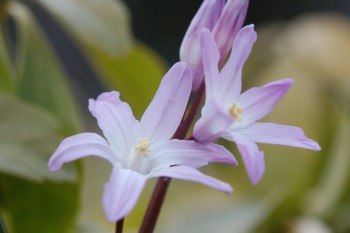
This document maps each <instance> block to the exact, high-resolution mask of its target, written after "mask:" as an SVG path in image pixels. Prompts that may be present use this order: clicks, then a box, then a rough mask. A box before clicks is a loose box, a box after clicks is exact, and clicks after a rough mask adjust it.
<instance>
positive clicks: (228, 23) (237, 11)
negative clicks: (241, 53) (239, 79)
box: [213, 0, 249, 63]
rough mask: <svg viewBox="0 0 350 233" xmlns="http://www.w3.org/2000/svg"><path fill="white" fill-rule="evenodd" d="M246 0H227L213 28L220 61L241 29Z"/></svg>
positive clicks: (246, 7)
mask: <svg viewBox="0 0 350 233" xmlns="http://www.w3.org/2000/svg"><path fill="white" fill-rule="evenodd" d="M248 3H249V1H248V0H228V1H227V2H226V5H225V7H224V9H223V11H222V13H221V15H220V18H219V19H218V21H217V23H216V24H215V27H214V29H213V35H214V38H215V40H216V42H217V45H218V48H219V50H220V54H221V59H220V63H221V62H222V61H224V59H225V57H226V56H227V54H228V52H229V51H230V49H231V46H232V43H233V41H234V39H235V37H236V34H237V32H238V31H239V30H240V29H241V27H242V25H243V23H244V20H245V16H246V13H247V9H248Z"/></svg>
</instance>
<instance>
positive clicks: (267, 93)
mask: <svg viewBox="0 0 350 233" xmlns="http://www.w3.org/2000/svg"><path fill="white" fill-rule="evenodd" d="M292 83H293V80H292V79H282V80H278V81H275V82H271V83H268V84H266V85H264V86H262V87H255V88H251V89H249V90H248V91H246V92H244V93H243V94H242V95H241V96H240V97H239V99H238V100H237V102H238V104H239V105H240V106H242V107H243V109H244V110H243V112H242V114H241V116H240V118H241V122H239V125H240V127H243V126H247V125H249V124H251V123H253V122H255V121H257V120H259V119H261V118H262V117H264V116H265V115H266V114H268V113H269V112H271V111H272V109H273V108H274V107H275V105H276V104H277V103H278V102H279V101H280V100H281V99H282V98H283V96H284V95H285V94H286V93H287V91H288V90H289V88H290V87H291V86H292Z"/></svg>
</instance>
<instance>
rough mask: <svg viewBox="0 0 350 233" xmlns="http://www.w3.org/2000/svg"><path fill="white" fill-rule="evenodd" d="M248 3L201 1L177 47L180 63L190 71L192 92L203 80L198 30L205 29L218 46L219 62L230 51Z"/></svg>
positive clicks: (238, 0) (215, 0) (241, 1)
mask: <svg viewBox="0 0 350 233" xmlns="http://www.w3.org/2000/svg"><path fill="white" fill-rule="evenodd" d="M248 2H249V1H248V0H228V1H227V2H226V4H225V0H204V1H203V3H202V5H201V7H200V8H199V10H198V12H197V14H196V15H195V16H194V18H193V20H192V22H191V24H190V26H189V28H188V30H187V32H186V34H185V36H184V39H183V41H182V44H181V47H180V60H181V61H184V62H186V63H187V64H188V65H189V66H190V67H191V69H192V73H193V86H192V89H193V90H196V89H197V88H198V87H199V85H200V84H201V82H202V80H203V65H202V60H201V49H200V45H199V35H200V31H201V29H202V28H207V29H209V30H210V31H211V32H212V33H213V35H214V38H215V41H216V43H217V45H218V48H219V51H220V54H221V57H220V64H221V63H222V62H223V60H224V59H225V57H226V56H227V54H228V52H229V51H230V48H231V45H232V42H233V40H234V39H235V37H236V34H237V32H238V31H239V29H241V27H242V25H243V23H244V19H245V16H246V12H247V8H248Z"/></svg>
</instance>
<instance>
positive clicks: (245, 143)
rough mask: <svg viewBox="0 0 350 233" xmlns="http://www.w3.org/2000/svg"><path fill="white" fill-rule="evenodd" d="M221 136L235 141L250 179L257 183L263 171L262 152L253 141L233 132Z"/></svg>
mask: <svg viewBox="0 0 350 233" xmlns="http://www.w3.org/2000/svg"><path fill="white" fill-rule="evenodd" d="M223 137H224V138H226V139H227V140H230V141H234V142H235V143H236V145H237V148H238V150H239V152H240V153H241V155H242V159H243V162H244V165H245V167H246V170H247V173H248V176H249V179H250V181H251V182H252V183H253V184H257V183H258V182H259V181H260V180H261V178H262V176H263V174H264V172H265V161H264V152H263V151H259V148H258V146H257V145H256V143H255V142H253V141H251V140H250V139H248V138H246V137H243V136H241V135H239V134H237V133H235V132H228V133H227V134H225V135H224V136H223Z"/></svg>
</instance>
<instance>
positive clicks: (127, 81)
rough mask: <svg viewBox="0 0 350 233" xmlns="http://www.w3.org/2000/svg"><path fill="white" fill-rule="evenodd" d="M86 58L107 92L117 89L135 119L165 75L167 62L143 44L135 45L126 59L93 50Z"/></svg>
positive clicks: (125, 56) (149, 100) (90, 50)
mask: <svg viewBox="0 0 350 233" xmlns="http://www.w3.org/2000/svg"><path fill="white" fill-rule="evenodd" d="M87 55H88V57H89V58H90V61H91V64H92V65H93V66H94V67H95V69H96V70H97V72H98V73H99V74H100V77H101V79H102V81H103V82H104V83H105V84H106V86H107V87H108V89H116V90H118V91H119V92H120V93H121V97H122V98H123V99H124V100H125V101H127V102H128V103H129V104H130V105H131V107H132V109H133V111H134V114H135V116H137V117H140V116H141V114H142V113H143V112H144V110H145V109H146V107H147V106H148V104H149V103H150V102H151V100H152V98H153V96H154V94H155V92H156V90H157V88H158V86H159V83H160V80H161V78H162V77H163V75H164V74H165V72H166V68H167V65H166V64H165V62H164V61H163V60H162V59H161V58H160V57H159V55H158V54H156V53H155V52H154V51H152V50H151V49H149V48H148V47H147V46H145V45H143V44H141V43H136V44H134V45H133V48H132V50H131V51H130V53H128V54H126V55H124V56H111V55H110V54H108V53H106V52H104V51H102V50H98V49H94V48H90V49H89V50H88V51H87Z"/></svg>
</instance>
